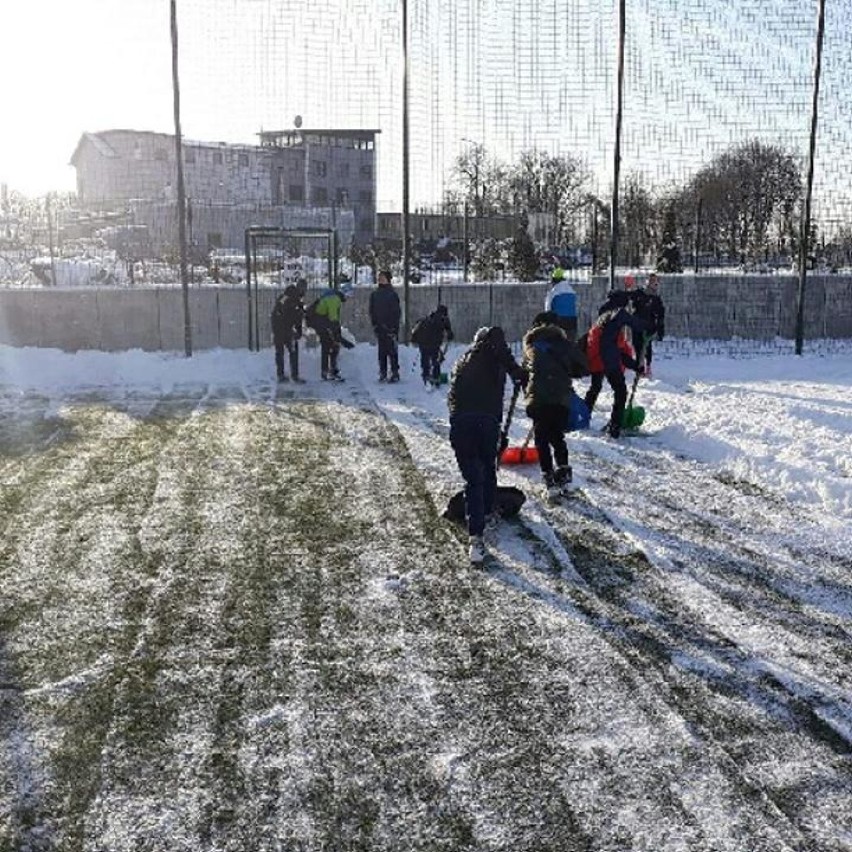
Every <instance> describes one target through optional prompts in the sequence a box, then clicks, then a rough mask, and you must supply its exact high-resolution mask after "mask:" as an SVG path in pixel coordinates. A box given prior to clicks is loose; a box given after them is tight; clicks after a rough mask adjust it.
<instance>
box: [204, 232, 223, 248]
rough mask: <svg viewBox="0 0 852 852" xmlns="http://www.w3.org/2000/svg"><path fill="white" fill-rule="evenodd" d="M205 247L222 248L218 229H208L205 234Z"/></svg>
mask: <svg viewBox="0 0 852 852" xmlns="http://www.w3.org/2000/svg"><path fill="white" fill-rule="evenodd" d="M207 247H208V248H211V249H214V248H222V234H221V233H219V232H218V231H210V232H209V233H208V234H207Z"/></svg>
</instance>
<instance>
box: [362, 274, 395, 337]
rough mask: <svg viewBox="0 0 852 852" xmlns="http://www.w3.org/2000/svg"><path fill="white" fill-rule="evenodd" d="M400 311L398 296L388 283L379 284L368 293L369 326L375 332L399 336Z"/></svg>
mask: <svg viewBox="0 0 852 852" xmlns="http://www.w3.org/2000/svg"><path fill="white" fill-rule="evenodd" d="M401 316H402V311H401V309H400V306H399V295H398V294H397V292H396V290H394V289H393V287H392V286H391V284H390V282H389V281H388V282H386V283H382V284H379V286H378V287H377V288H376V289H375V290H373V292H372V293H370V324H371V325H372V326H373V328H374V329H376V330H377V331H380V330H384V331H385V332H393V333H394V334H399V320H400V317H401Z"/></svg>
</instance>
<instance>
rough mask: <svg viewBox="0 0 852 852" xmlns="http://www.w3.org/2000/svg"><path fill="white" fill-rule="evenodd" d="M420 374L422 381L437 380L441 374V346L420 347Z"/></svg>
mask: <svg viewBox="0 0 852 852" xmlns="http://www.w3.org/2000/svg"><path fill="white" fill-rule="evenodd" d="M420 375H421V376H423V381H424V382H430V381H431V382H437V381H438V377H439V376H440V375H441V347H440V346H421V347H420Z"/></svg>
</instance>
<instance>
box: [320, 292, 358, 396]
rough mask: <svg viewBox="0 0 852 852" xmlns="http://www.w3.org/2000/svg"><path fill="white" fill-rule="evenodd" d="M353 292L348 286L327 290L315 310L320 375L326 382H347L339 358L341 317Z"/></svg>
mask: <svg viewBox="0 0 852 852" xmlns="http://www.w3.org/2000/svg"><path fill="white" fill-rule="evenodd" d="M351 291H352V288H351V287H348V286H346V285H344V286H343V287H341V288H340V289H339V290H327V291H326V292H325V293H324V294H323V295H322V296H321V297H320V298H319V299H318V300H317V303H316V308H315V310H314V331H316V333H317V337H319V341H320V374H321V376H322V379H323V381H326V382H343V381H346V380H345V379H344V378H343V376H341V375H340V370H339V369H338V366H337V356H338V355H339V354H340V340H341V335H340V315H341V312H342V309H343V303H344V302H345V301H346V297H347V296H348V295H349V294H350V293H351Z"/></svg>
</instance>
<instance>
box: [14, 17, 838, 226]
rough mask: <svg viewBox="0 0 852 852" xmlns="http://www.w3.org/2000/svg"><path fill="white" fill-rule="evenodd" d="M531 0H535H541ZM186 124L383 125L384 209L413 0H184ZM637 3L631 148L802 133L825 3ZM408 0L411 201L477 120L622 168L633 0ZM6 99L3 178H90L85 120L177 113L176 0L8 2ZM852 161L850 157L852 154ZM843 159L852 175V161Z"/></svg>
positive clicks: (474, 134) (830, 85) (500, 136)
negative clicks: (622, 4)
mask: <svg viewBox="0 0 852 852" xmlns="http://www.w3.org/2000/svg"><path fill="white" fill-rule="evenodd" d="M525 4H526V5H525ZM177 5H178V16H179V30H180V47H181V56H180V67H181V93H182V123H183V131H184V134H185V135H186V136H187V137H188V138H192V139H209V140H223V141H232V142H243V143H245V142H253V141H255V138H256V137H255V134H256V133H257V132H258V131H259V130H260V129H261V128H264V129H273V128H283V127H290V126H292V121H293V118H294V116H295V115H297V114H301V115H303V117H304V122H305V126H306V127H310V126H315V127H316V126H336V127H358V126H361V127H364V126H367V127H375V128H379V129H381V130H382V135H381V136H380V138H379V147H378V157H379V172H378V183H379V187H378V201H379V208H380V209H392V208H393V207H394V206H396V207H397V209H398V206H399V203H400V200H399V199H400V194H401V177H400V175H401V132H402V130H401V118H400V113H401V105H402V92H401V74H400V58H401V47H400V16H399V2H398V0H177ZM806 5H807V8H803V7H802V4H801V3H799V2H798V0H755V2H754V3H753V4H747V5H746V6H742V7H740V6H739V5H734V4H730V3H726V2H721V0H703V2H702V3H701V4H699V5H696V4H683V3H679V2H677V0H660V2H651V0H635V2H632V3H630V4H628V7H629V10H628V40H627V55H626V68H627V71H626V73H627V83H626V88H625V98H626V100H625V123H624V137H623V140H624V141H623V162H622V169H623V170H624V171H629V170H632V169H641V170H643V171H644V172H645V173H646V174H648V175H649V176H650V177H651V178H652V179H653V180H654V181H656V182H663V183H664V182H665V181H667V180H671V179H677V178H681V179H682V178H683V177H685V176H687V175H688V174H689V173H690V172H691V171H693V170H694V169H695V167H696V166H697V165H699V164H701V163H702V162H706V161H707V160H708V159H709V158H710V157H712V156H713V155H715V154H717V153H719V152H720V151H721V150H722V149H723V148H724V147H725V146H726V145H727V144H729V143H730V141H731V140H732V139H737V138H742V137H749V136H755V135H761V136H762V137H763V138H768V139H769V141H781V142H782V143H785V144H787V145H789V146H790V147H794V148H795V149H796V150H798V151H800V152H801V153H804V150H805V143H806V139H807V132H808V127H809V114H808V111H809V108H810V99H809V86H810V79H811V73H812V70H811V66H812V54H813V39H814V34H815V27H816V14H815V4H813V5H814V8H811V7H810V6H811V4H806ZM475 8H476V10H478V12H477V14H476V15H474V14H473V12H472V8H471V5H470V4H469V3H468V2H462V0H458V2H456V3H454V4H434V3H425V2H423V0H409V16H410V21H411V25H410V26H411V36H410V48H409V54H410V61H411V69H412V73H411V76H410V121H411V149H412V150H411V153H412V172H411V174H412V178H411V180H412V201H413V203H415V204H417V203H422V202H424V201H426V202H429V201H437V200H438V199H439V198H440V194H441V192H440V190H441V185H442V182H443V180H444V176H445V175H446V173H447V169H448V167H449V165H450V163H451V162H452V160H453V159H454V158H455V157H456V156H457V155H458V154H459V153H460V152H461V150H462V149H463V147H464V145H465V144H466V143H465V142H464V141H463V140H464V139H465V138H467V139H472V140H475V141H481V142H484V143H485V144H486V146H487V148H488V149H489V150H490V151H492V152H494V153H497V154H499V155H501V156H502V157H503V158H504V159H506V158H509V157H511V156H512V155H513V154H517V153H518V152H519V151H520V150H524V149H528V148H530V147H532V146H534V145H537V146H539V147H542V148H545V149H548V150H551V151H559V150H565V151H575V152H579V153H581V154H583V155H584V156H586V157H587V159H588V160H589V161H590V164H591V165H592V167H593V169H594V171H595V173H596V174H597V175H598V179H599V181H600V182H601V183H602V184H605V183H606V182H607V180H608V174H609V173H610V171H611V158H612V135H613V130H612V128H613V103H612V87H613V80H614V67H615V66H614V61H615V50H614V36H615V31H616V27H615V17H614V3H613V2H612V0H608V2H606V3H603V4H601V3H597V2H592V0H576V2H574V3H572V4H565V3H564V2H561V0H523V2H522V3H520V4H519V3H518V2H516V0H480V2H479V3H478V4H477V5H476V7H475ZM850 21H852V0H838V2H837V3H836V4H834V5H833V6H832V5H830V8H829V14H828V18H827V35H826V55H825V59H824V82H823V102H824V103H823V107H822V117H821V120H822V125H821V127H822V128H823V131H824V135H823V137H822V140H823V141H822V144H821V147H820V149H819V152H818V153H821V154H822V155H823V160H822V168H821V169H818V171H817V187H818V191H819V188H820V187H823V188H824V189H826V190H827V189H828V188H830V189H831V191H833V192H835V193H836V192H838V191H839V190H838V185H840V186H841V187H848V184H849V178H848V169H845V164H846V163H847V162H848V151H849V149H850V147H852V140H850V136H849V128H850V127H852V113H850V111H852V106H850V105H849V101H848V98H847V97H846V93H847V92H848V90H849V89H850V87H852V63H850V61H849V58H848V55H847V53H848V51H846V50H845V49H841V48H842V46H843V44H844V43H845V41H844V40H845V38H846V37H848V35H849V28H850ZM0 39H2V42H0V80H1V81H2V86H3V97H4V100H5V103H6V106H7V115H9V116H12V117H13V119H17V120H15V121H14V123H13V124H10V125H7V127H13V128H14V132H11V131H10V130H8V129H7V130H6V131H5V132H4V133H3V134H2V135H0V181H2V182H5V183H7V184H9V186H10V187H12V188H15V189H20V190H23V191H25V192H29V193H40V192H44V191H47V190H49V189H62V188H67V189H72V188H73V187H74V170H73V169H72V168H71V167H70V166H68V160H69V158H70V156H71V154H72V152H73V150H74V147H75V145H76V143H77V141H78V139H79V137H80V134H81V133H83V132H84V131H96V130H105V129H109V128H117V127H127V128H134V129H140V130H155V131H162V132H171V131H172V130H173V116H172V92H171V52H170V51H171V45H170V30H169V2H168V0H121V2H115V0H75V2H73V3H70V2H64V0H28V2H26V3H22V2H6V3H3V4H0ZM841 165H842V166H843V167H844V168H843V169H841ZM841 172H842V173H845V174H846V179H845V181H844V180H842V179H841Z"/></svg>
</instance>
